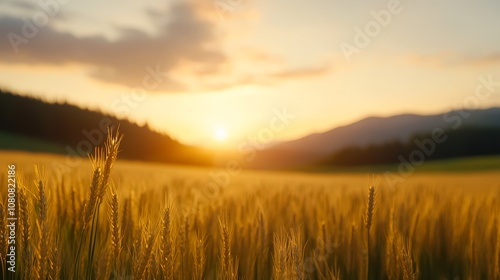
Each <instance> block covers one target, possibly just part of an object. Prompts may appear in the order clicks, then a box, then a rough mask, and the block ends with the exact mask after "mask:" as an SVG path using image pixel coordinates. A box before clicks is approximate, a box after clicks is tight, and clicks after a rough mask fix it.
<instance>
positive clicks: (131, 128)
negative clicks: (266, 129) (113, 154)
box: [0, 90, 500, 169]
mask: <svg viewBox="0 0 500 280" xmlns="http://www.w3.org/2000/svg"><path fill="white" fill-rule="evenodd" d="M0 119H1V120H2V122H1V123H0V149H12V150H28V151H36V152H50V153H60V154H67V155H71V156H86V154H87V153H88V152H89V151H90V150H91V149H93V147H94V146H96V145H98V144H100V142H102V140H103V139H104V135H105V134H106V126H117V125H120V130H121V131H122V132H123V133H124V134H125V138H124V141H123V143H122V152H121V158H124V159H132V160H145V161H157V162H165V163H173V164H190V165H212V164H214V163H215V164H216V165H225V164H226V163H227V160H225V156H224V155H223V156H222V160H221V159H220V158H217V161H216V162H214V158H213V157H212V156H213V155H212V154H211V153H209V152H208V151H207V150H204V149H201V148H197V147H192V146H187V145H183V144H182V143H180V142H178V141H176V140H175V139H172V138H171V137H169V136H168V135H165V134H161V133H158V132H154V131H151V130H150V129H149V128H148V127H147V126H139V125H137V124H134V123H131V122H129V121H127V120H119V119H117V118H115V117H113V116H110V115H106V114H102V113H99V112H94V111H90V110H86V109H81V108H79V107H77V106H73V105H68V104H53V103H47V102H43V101H41V100H38V99H34V98H28V97H22V96H19V95H15V94H12V93H9V92H5V91H1V90H0ZM437 128H440V129H442V130H443V131H449V132H450V136H453V137H454V140H453V141H449V142H448V143H447V147H442V148H441V149H440V151H439V153H437V154H435V155H434V158H440V159H441V158H450V157H453V156H456V155H458V156H474V155H484V154H485V153H486V152H487V151H491V152H492V153H496V152H497V149H496V144H495V143H490V142H492V141H496V140H495V139H497V138H498V139H499V141H500V108H490V109H481V110H471V111H451V112H447V113H444V114H439V115H415V114H403V115H396V116H391V117H369V118H366V119H363V120H360V121H358V122H355V123H353V124H350V125H346V126H342V127H337V128H334V129H331V130H329V131H326V132H323V133H316V134H312V135H308V136H305V137H303V138H300V139H297V140H293V141H289V142H282V143H276V144H275V145H273V146H270V147H269V148H267V149H264V150H262V151H259V152H256V151H249V153H252V154H253V153H254V152H255V157H253V156H252V160H247V161H248V164H243V165H245V166H246V167H249V168H268V169H275V168H290V167H293V168H296V167H304V166H310V165H332V164H334V165H346V166H347V165H360V164H386V163H394V162H395V158H396V157H397V156H398V155H399V154H401V153H408V152H409V151H411V150H412V149H414V148H415V145H414V143H413V141H414V140H415V139H417V138H416V137H428V136H429V135H431V133H432V131H433V130H434V129H437ZM490 136H491V137H490ZM495 137H497V138H495ZM464 145H469V146H471V145H474V146H481V145H482V146H484V147H489V148H488V149H487V150H486V152H485V150H484V149H475V148H474V149H469V150H468V151H462V150H464ZM465 149H467V147H466V148H465ZM457 151H458V152H457ZM249 155H250V154H248V153H244V154H239V155H236V158H237V159H241V157H246V156H249ZM230 157H231V156H230ZM234 158H235V157H232V158H230V159H234ZM247 161H243V160H242V161H241V162H242V163H243V162H247Z"/></svg>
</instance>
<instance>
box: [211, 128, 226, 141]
mask: <svg viewBox="0 0 500 280" xmlns="http://www.w3.org/2000/svg"><path fill="white" fill-rule="evenodd" d="M214 138H215V140H217V141H219V142H221V141H224V140H226V139H227V131H226V129H225V128H224V127H221V126H219V127H216V128H215V130H214Z"/></svg>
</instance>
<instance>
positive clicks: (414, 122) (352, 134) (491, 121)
mask: <svg viewBox="0 0 500 280" xmlns="http://www.w3.org/2000/svg"><path fill="white" fill-rule="evenodd" d="M464 127H482V128H500V108H490V109H483V110H475V111H460V112H459V111H450V112H445V113H443V114H438V115H415V114H404V115H396V116H391V117H370V118H366V119H363V120H360V121H358V122H355V123H353V124H350V125H346V126H342V127H338V128H334V129H331V130H329V131H326V132H323V133H316V134H311V135H308V136H305V137H303V138H300V139H297V140H293V141H289V142H284V143H280V144H278V145H275V146H273V147H271V148H269V149H266V150H263V151H261V152H260V153H259V154H258V156H257V157H256V159H255V160H254V161H253V162H252V163H251V166H252V167H255V168H290V167H298V166H305V165H311V164H315V163H317V162H318V161H321V160H324V159H325V157H328V156H332V155H333V154H335V153H336V152H338V151H340V150H342V149H346V148H349V147H359V148H364V147H367V146H370V145H382V144H386V143H389V142H396V143H397V142H402V143H404V142H407V141H408V140H410V139H411V138H412V137H413V136H415V135H418V134H426V133H431V131H432V130H434V129H436V128H440V129H443V130H454V129H459V128H464Z"/></svg>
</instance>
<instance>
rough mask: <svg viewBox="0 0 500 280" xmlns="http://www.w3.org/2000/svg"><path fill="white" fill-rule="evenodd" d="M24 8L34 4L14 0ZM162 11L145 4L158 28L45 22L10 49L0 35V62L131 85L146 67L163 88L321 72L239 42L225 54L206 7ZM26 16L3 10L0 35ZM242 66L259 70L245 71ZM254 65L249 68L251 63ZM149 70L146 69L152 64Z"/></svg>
mask: <svg viewBox="0 0 500 280" xmlns="http://www.w3.org/2000/svg"><path fill="white" fill-rule="evenodd" d="M20 3H21V4H19V3H17V4H15V5H21V6H23V7H25V8H26V9H33V8H34V7H33V6H32V5H31V4H29V3H28V2H20ZM171 5H172V6H170V9H169V11H168V12H167V13H163V12H161V11H156V10H151V9H146V10H145V11H144V12H145V14H146V15H147V16H148V18H150V19H151V20H152V22H154V23H155V25H156V26H157V30H156V32H154V33H153V34H152V33H151V32H146V31H145V30H141V29H136V28H131V27H126V28H125V27H115V29H116V31H118V33H119V34H120V37H119V38H118V39H116V40H111V39H109V38H107V37H105V36H104V35H94V36H86V37H81V36H77V35H75V34H72V33H69V32H66V31H59V30H58V29H56V28H55V27H54V26H53V25H51V24H50V23H49V24H48V25H46V26H43V27H40V28H38V29H39V30H38V32H37V34H36V36H34V37H33V38H30V39H29V41H28V42H27V43H26V44H20V45H19V46H18V47H19V52H18V53H15V52H14V50H13V48H12V45H11V42H10V41H9V40H1V41H0V61H2V62H3V63H10V64H25V65H34V64H39V65H58V66H61V67H64V66H65V65H67V64H72V65H75V64H77V65H81V66H83V67H86V68H88V69H89V70H88V75H89V76H90V77H92V78H93V79H96V80H98V81H101V82H105V83H111V84H115V85H121V86H127V87H134V86H139V85H141V84H142V82H143V79H144V77H145V76H146V75H148V74H149V72H151V71H154V72H156V74H155V75H157V76H158V75H161V83H159V84H158V85H157V86H156V87H154V88H153V89H151V90H152V91H157V92H162V93H165V92H166V93H181V92H191V91H200V90H201V91H203V90H206V91H215V90H224V89H228V88H231V87H235V86H240V85H248V84H257V85H268V84H271V83H272V84H275V83H277V82H284V81H288V80H290V79H302V78H313V77H316V76H321V75H324V74H326V73H327V72H328V71H329V69H328V67H323V66H321V67H318V66H316V65H313V66H303V67H299V68H290V67H289V66H288V65H287V63H286V59H285V58H284V57H282V56H280V55H275V54H271V53H269V52H267V51H266V50H265V49H259V48H250V47H249V48H245V49H241V50H239V53H240V54H241V53H243V55H234V53H235V52H232V53H228V52H227V49H226V48H224V43H225V42H224V38H223V36H222V35H220V34H221V33H220V32H218V29H217V28H218V27H219V26H218V24H220V22H218V21H217V19H216V18H215V17H214V15H213V14H212V15H210V14H209V12H213V10H212V11H211V10H209V9H208V8H207V7H206V5H196V4H194V2H190V1H182V2H176V3H175V4H171ZM27 20H29V19H28V18H24V19H23V18H19V17H13V16H2V17H1V18H0V36H2V38H7V34H9V33H11V32H14V33H16V34H18V35H22V30H23V26H25V25H26V21H27ZM240 59H243V60H245V61H246V63H247V64H246V66H248V65H251V67H254V68H258V69H259V71H257V72H255V71H254V72H253V73H252V72H248V71H247V69H245V66H242V65H240V64H238V60H240ZM252 65H253V66H252ZM152 69H153V70H152Z"/></svg>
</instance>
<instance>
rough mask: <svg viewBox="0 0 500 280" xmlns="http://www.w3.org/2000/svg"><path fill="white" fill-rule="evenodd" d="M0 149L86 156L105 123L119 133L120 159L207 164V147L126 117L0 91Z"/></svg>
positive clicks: (99, 138) (101, 136) (100, 138)
mask: <svg viewBox="0 0 500 280" xmlns="http://www.w3.org/2000/svg"><path fill="white" fill-rule="evenodd" d="M0 120H1V122H0V150H1V149H16V150H29V151H38V152H56V153H62V154H67V155H69V156H86V155H87V153H89V152H91V151H92V150H93V148H94V147H95V146H98V145H101V144H102V143H103V140H104V139H105V136H106V133H107V127H115V128H116V127H118V126H119V128H120V131H121V132H122V133H123V134H125V137H124V139H123V142H122V145H121V147H120V150H121V151H120V158H123V159H132V160H147V161H157V162H165V163H178V164H196V165H208V164H211V162H212V160H211V158H210V156H209V153H208V152H207V151H204V150H202V149H199V148H195V147H190V146H186V145H183V144H181V143H179V142H178V141H176V140H174V139H172V138H171V137H169V136H168V135H165V134H161V133H158V132H155V131H152V130H151V129H149V128H148V127H147V125H146V126H139V125H137V124H135V123H131V122H129V121H128V120H122V119H117V118H116V117H113V116H111V115H107V114H103V113H99V112H95V111H90V110H86V109H81V108H79V107H77V106H73V105H69V104H66V103H64V104H57V103H48V102H44V101H42V100H39V99H35V98H30V97H24V96H19V95H15V94H13V93H10V92H6V91H2V90H0Z"/></svg>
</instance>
